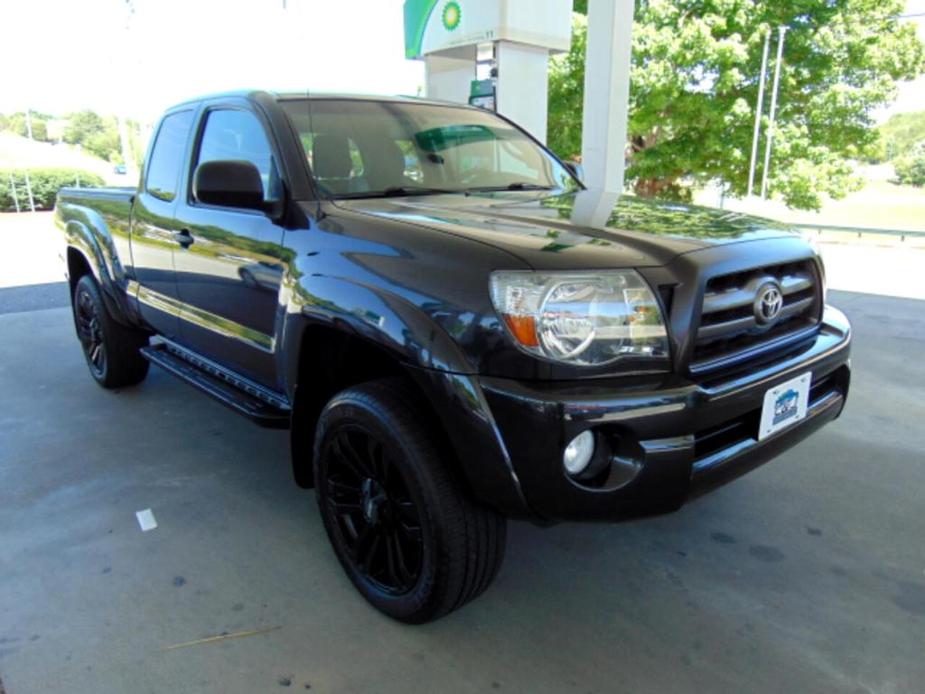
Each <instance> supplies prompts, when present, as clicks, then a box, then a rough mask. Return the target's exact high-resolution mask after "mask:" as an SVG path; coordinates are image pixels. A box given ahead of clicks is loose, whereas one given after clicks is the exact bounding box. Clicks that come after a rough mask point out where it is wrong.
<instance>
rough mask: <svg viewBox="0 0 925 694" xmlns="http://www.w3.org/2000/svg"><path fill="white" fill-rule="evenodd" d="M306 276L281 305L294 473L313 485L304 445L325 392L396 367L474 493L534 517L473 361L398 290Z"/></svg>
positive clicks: (308, 450) (309, 449) (393, 372)
mask: <svg viewBox="0 0 925 694" xmlns="http://www.w3.org/2000/svg"><path fill="white" fill-rule="evenodd" d="M312 279H314V280H315V281H314V282H311V283H310V284H309V285H308V287H305V288H304V289H303V291H301V292H296V293H295V294H296V296H297V297H302V298H303V301H301V302H299V301H291V302H290V304H289V306H288V308H287V312H286V319H285V324H284V326H283V329H282V344H281V349H280V355H281V358H283V359H284V361H285V363H284V364H282V365H281V367H282V370H281V373H282V374H283V376H284V380H285V384H284V385H285V389H286V391H287V393H288V394H289V397H290V400H291V402H292V404H293V414H292V427H291V437H292V464H293V474H294V476H295V479H296V482H297V483H298V484H299V485H300V486H312V485H313V482H314V481H313V480H312V479H311V475H312V473H311V469H312V466H311V463H312V444H313V441H314V436H315V429H316V425H317V421H318V416H319V415H320V414H321V411H322V410H323V408H324V406H325V405H326V404H327V402H328V401H329V400H330V398H331V397H333V395H335V394H336V393H337V392H339V391H340V390H343V389H344V388H347V387H350V386H351V385H356V384H358V383H362V382H365V381H369V380H373V379H376V378H385V377H395V376H398V377H401V378H403V379H404V380H406V381H407V382H408V383H409V384H410V385H411V387H412V388H413V389H414V392H415V393H416V394H417V395H418V396H420V398H421V402H422V404H423V405H424V408H425V410H426V411H425V413H424V415H425V416H428V417H431V418H432V424H433V426H434V427H435V428H436V431H438V433H439V436H440V437H441V439H442V443H444V447H445V449H446V450H447V451H449V452H451V453H452V455H451V460H450V463H451V465H452V466H453V467H454V468H455V471H456V472H457V473H458V474H459V476H460V478H461V479H462V480H463V482H464V483H465V484H466V485H467V486H468V487H469V488H470V490H471V491H472V492H473V495H474V496H475V497H476V498H478V499H480V500H481V501H482V502H484V503H487V504H488V505H490V506H492V507H494V508H496V509H497V510H499V511H502V512H503V513H505V514H506V515H509V516H516V517H529V518H533V517H534V514H532V512H531V511H530V510H529V508H528V507H527V504H526V502H525V500H524V497H523V494H522V493H521V490H520V485H519V481H518V480H517V477H516V474H515V473H514V471H513V467H512V465H511V462H510V458H509V456H508V454H507V450H506V448H505V445H504V442H503V440H502V438H501V435H500V433H499V432H498V429H497V426H496V425H495V422H494V418H493V416H492V414H491V411H490V409H489V407H488V404H487V401H486V400H485V398H484V396H483V394H482V390H481V387H480V385H479V382H478V377H477V375H476V374H475V373H474V368H473V367H472V365H471V364H469V363H468V362H467V360H466V359H465V357H464V356H463V354H462V351H461V349H460V348H459V347H458V345H457V344H456V343H455V342H454V341H453V340H452V338H450V336H449V335H447V334H446V332H445V331H444V330H443V329H442V328H441V327H440V326H439V325H437V324H436V323H435V322H434V321H433V320H432V319H431V318H430V317H429V316H428V315H427V314H426V313H425V312H424V311H423V310H421V309H419V308H418V307H416V306H413V305H412V304H411V303H410V302H408V301H406V300H404V299H402V298H401V297H397V296H395V295H391V294H388V293H386V292H380V291H379V290H374V289H373V288H370V287H366V286H363V285H358V284H354V283H350V282H348V281H346V280H339V279H333V278H312ZM309 287H310V289H309ZM305 297H310V301H305V300H304V298H305ZM348 299H349V302H348ZM353 307H362V308H361V309H360V308H353Z"/></svg>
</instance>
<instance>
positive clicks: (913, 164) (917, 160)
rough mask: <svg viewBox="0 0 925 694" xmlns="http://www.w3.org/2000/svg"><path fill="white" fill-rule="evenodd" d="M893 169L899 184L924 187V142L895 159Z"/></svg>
mask: <svg viewBox="0 0 925 694" xmlns="http://www.w3.org/2000/svg"><path fill="white" fill-rule="evenodd" d="M894 167H895V168H896V177H897V178H898V179H899V182H900V183H906V184H908V185H911V186H925V140H923V141H922V142H920V143H919V144H918V145H916V146H915V147H912V148H910V149H909V151H908V152H907V153H906V154H905V155H903V156H901V157H899V158H898V159H896V160H895V162H894Z"/></svg>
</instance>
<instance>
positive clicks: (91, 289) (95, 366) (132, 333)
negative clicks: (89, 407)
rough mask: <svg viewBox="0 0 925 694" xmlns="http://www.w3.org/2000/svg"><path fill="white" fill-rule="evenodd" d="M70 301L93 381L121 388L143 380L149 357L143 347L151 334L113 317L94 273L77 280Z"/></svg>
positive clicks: (146, 371) (105, 385) (109, 386)
mask: <svg viewBox="0 0 925 694" xmlns="http://www.w3.org/2000/svg"><path fill="white" fill-rule="evenodd" d="M71 304H72V307H73V309H74V327H75V328H76V330H77V338H78V340H80V346H81V348H82V349H83V353H84V357H86V360H87V366H88V367H89V369H90V375H91V376H93V380H95V381H96V382H97V383H99V384H100V385H101V386H103V388H120V387H122V386H130V385H134V384H136V383H139V382H141V381H142V380H144V377H145V376H146V375H147V373H148V360H147V359H145V358H144V356H142V354H141V351H140V350H141V348H142V347H144V346H145V345H146V344H148V334H147V333H145V332H144V331H142V330H139V329H137V328H132V327H129V326H128V325H123V324H122V323H118V322H117V321H116V320H114V319H113V317H112V316H111V315H110V314H109V311H108V310H107V308H106V305H105V304H104V303H103V297H102V294H101V293H100V289H99V286H98V285H97V283H96V280H95V279H94V278H93V276H92V275H83V276H82V277H80V278H79V279H78V280H77V282H76V283H75V286H74V294H73V295H72V297H71Z"/></svg>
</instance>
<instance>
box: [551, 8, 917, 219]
mask: <svg viewBox="0 0 925 694" xmlns="http://www.w3.org/2000/svg"><path fill="white" fill-rule="evenodd" d="M586 6H587V3H586V0H578V1H577V2H576V3H575V9H576V11H578V12H586V11H587V7H586ZM903 9H904V2H903V0H837V1H836V0H776V1H774V2H772V1H771V0H680V1H670V0H639V2H637V5H636V13H635V25H634V27H633V64H632V72H631V82H630V84H631V88H630V115H629V123H628V133H629V143H628V148H627V154H628V156H629V166H628V169H627V179H628V180H629V181H630V182H632V183H633V185H634V187H635V190H636V192H637V193H639V194H640V195H644V196H660V197H673V198H678V197H681V198H683V197H687V196H689V194H690V193H689V188H687V187H686V186H685V185H684V183H685V181H691V182H693V183H702V182H705V181H709V180H714V181H720V182H721V183H722V184H723V185H725V186H726V187H727V188H728V190H729V192H730V193H731V194H733V195H744V194H745V192H746V189H747V185H748V167H749V158H750V154H751V143H752V128H753V125H754V116H755V113H754V108H755V101H756V97H757V92H758V82H759V74H760V67H761V53H762V48H763V43H764V37H765V35H766V34H767V32H768V31H774V34H775V37H776V28H777V27H778V26H782V25H783V26H787V27H788V32H787V38H786V43H785V50H784V64H783V68H782V71H781V84H780V101H779V107H778V112H777V128H776V130H775V135H774V142H775V147H774V157H773V161H772V168H771V172H770V176H771V187H772V191H773V192H774V193H776V194H777V195H779V196H780V197H782V198H783V199H784V200H785V201H786V202H787V204H788V205H790V206H792V207H798V208H803V209H818V208H819V207H820V205H821V201H822V200H821V196H822V195H823V194H826V195H829V196H831V197H833V198H838V197H842V196H844V195H845V194H846V193H847V192H849V191H851V190H853V189H856V187H857V186H858V185H859V184H860V181H859V180H858V179H857V178H856V177H855V175H854V173H853V166H852V163H851V160H853V159H859V158H864V157H867V156H871V155H872V154H873V153H874V151H875V148H876V144H877V132H876V129H875V128H874V123H873V120H872V118H871V113H872V111H873V110H874V109H875V108H877V107H879V106H882V105H884V104H887V103H889V102H890V101H891V100H892V99H893V98H894V97H895V93H896V83H897V81H899V80H906V79H912V78H914V77H916V76H917V75H918V74H919V73H920V72H921V71H922V70H923V66H925V52H923V46H922V43H921V41H919V39H918V38H917V37H916V35H915V28H914V26H913V25H911V24H909V23H906V22H902V21H901V20H899V19H898V17H899V15H900V14H901V13H902V11H903ZM586 26H587V20H586V18H584V17H581V16H578V17H576V18H575V31H574V36H573V45H572V50H571V52H570V53H569V54H567V55H563V56H558V57H556V58H554V59H553V61H552V67H551V70H550V116H549V123H550V130H549V132H550V145H551V146H552V148H553V149H554V150H555V151H557V152H558V153H559V154H560V155H562V156H564V157H571V156H573V155H575V154H577V153H578V152H579V151H580V134H579V132H578V131H579V130H580V122H581V109H582V93H583V85H584V60H583V55H584V45H585V41H584V33H585V31H586ZM773 50H774V44H772V59H771V61H770V63H771V64H770V68H771V69H772V70H773V66H774V65H773V62H774V61H773ZM769 72H771V70H769ZM769 77H770V75H769ZM768 86H770V80H769V84H768ZM767 103H768V100H767V99H766V101H765V104H766V106H765V109H767ZM765 120H766V119H765ZM765 126H767V123H766V122H765ZM764 132H766V127H765V130H764ZM762 151H763V150H762ZM760 165H761V162H760V161H759V170H758V176H759V180H760V176H761V173H762V172H761V166H760Z"/></svg>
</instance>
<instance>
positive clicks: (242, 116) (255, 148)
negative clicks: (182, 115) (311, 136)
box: [196, 109, 282, 202]
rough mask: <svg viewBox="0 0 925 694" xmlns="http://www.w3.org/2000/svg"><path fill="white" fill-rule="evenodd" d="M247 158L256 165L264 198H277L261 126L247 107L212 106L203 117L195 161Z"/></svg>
mask: <svg viewBox="0 0 925 694" xmlns="http://www.w3.org/2000/svg"><path fill="white" fill-rule="evenodd" d="M227 160H236V161H247V162H250V163H251V164H253V165H254V166H256V167H257V171H259V172H260V180H261V181H263V197H264V200H266V201H268V202H269V201H272V200H279V199H280V198H281V197H282V190H281V184H280V178H279V170H278V169H277V166H276V161H275V160H274V158H273V153H272V150H271V148H270V143H269V141H268V140H267V136H266V133H265V132H264V130H263V126H262V125H261V124H260V121H259V120H257V117H256V116H255V115H254V114H253V113H250V112H249V111H242V110H240V109H216V110H214V111H210V112H209V114H208V116H207V117H206V124H205V128H204V129H203V132H202V139H201V141H200V143H199V156H198V158H197V162H196V163H197V165H198V164H203V163H205V162H208V161H227Z"/></svg>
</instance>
